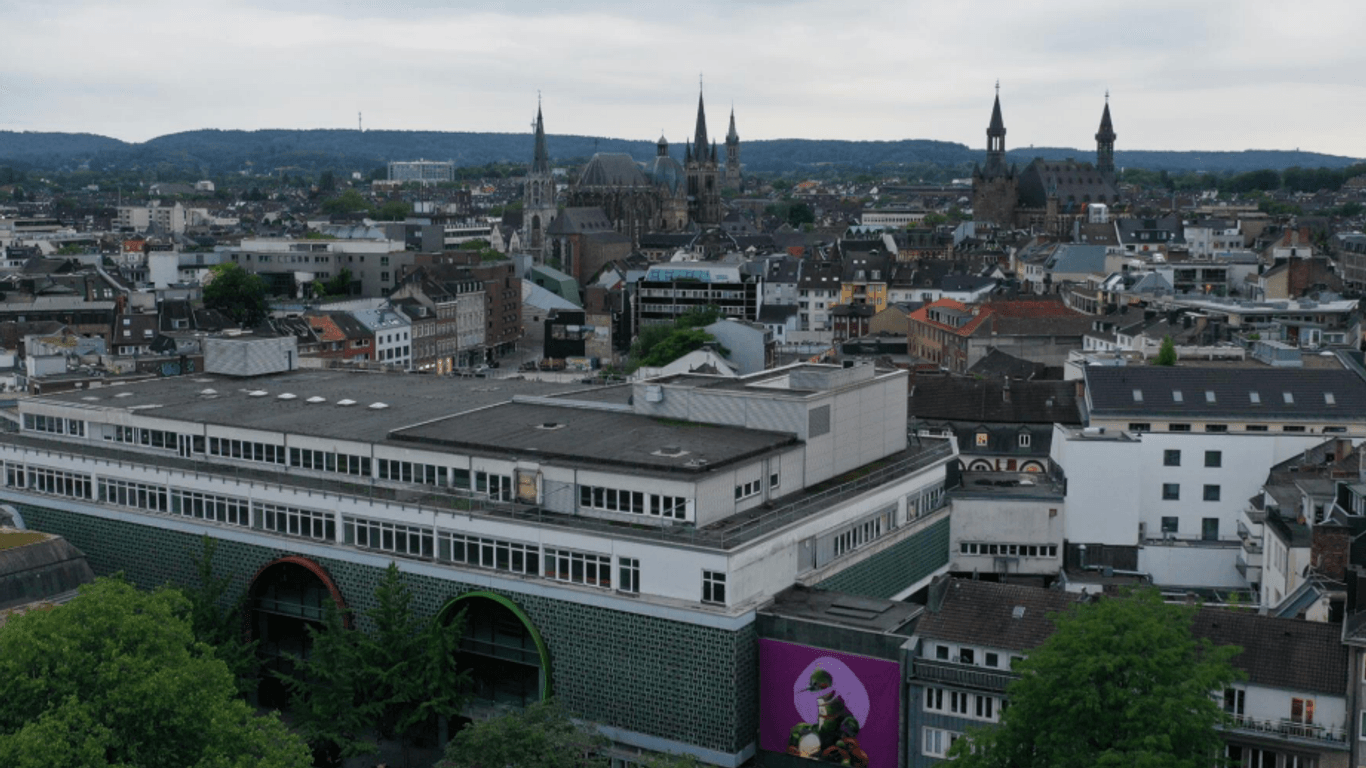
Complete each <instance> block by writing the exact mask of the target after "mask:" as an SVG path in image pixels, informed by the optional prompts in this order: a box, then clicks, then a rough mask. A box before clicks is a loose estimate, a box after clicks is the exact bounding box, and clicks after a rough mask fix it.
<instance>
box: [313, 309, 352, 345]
mask: <svg viewBox="0 0 1366 768" xmlns="http://www.w3.org/2000/svg"><path fill="white" fill-rule="evenodd" d="M308 324H309V326H311V327H312V328H313V332H314V333H316V334H318V341H346V333H345V332H344V331H342V329H340V328H338V327H337V324H336V323H334V322H332V318H330V317H328V316H327V315H310V316H309V317H308Z"/></svg>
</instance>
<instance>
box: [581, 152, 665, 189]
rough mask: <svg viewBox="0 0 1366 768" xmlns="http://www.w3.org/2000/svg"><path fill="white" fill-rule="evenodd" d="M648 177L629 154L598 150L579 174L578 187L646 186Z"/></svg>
mask: <svg viewBox="0 0 1366 768" xmlns="http://www.w3.org/2000/svg"><path fill="white" fill-rule="evenodd" d="M649 184H650V181H649V179H646V178H645V173H644V171H642V170H641V169H640V165H639V164H638V163H637V162H636V161H635V159H634V158H632V157H631V156H630V155H626V154H621V153H616V152H599V153H597V154H596V155H593V159H592V160H589V161H588V165H585V166H584V167H583V173H581V174H579V186H580V187H646V186H649Z"/></svg>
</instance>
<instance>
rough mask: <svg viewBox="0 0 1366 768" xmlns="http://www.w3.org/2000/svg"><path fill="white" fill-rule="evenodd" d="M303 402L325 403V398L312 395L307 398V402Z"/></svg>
mask: <svg viewBox="0 0 1366 768" xmlns="http://www.w3.org/2000/svg"><path fill="white" fill-rule="evenodd" d="M304 402H306V403H325V402H327V398H325V397H318V396H317V395H314V396H312V397H310V398H308V399H307V400H305V401H304Z"/></svg>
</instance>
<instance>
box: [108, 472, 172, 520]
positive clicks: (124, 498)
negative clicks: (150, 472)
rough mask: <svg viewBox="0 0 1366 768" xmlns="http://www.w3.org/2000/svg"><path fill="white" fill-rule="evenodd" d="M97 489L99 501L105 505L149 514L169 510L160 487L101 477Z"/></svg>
mask: <svg viewBox="0 0 1366 768" xmlns="http://www.w3.org/2000/svg"><path fill="white" fill-rule="evenodd" d="M99 488H100V498H99V500H100V501H103V502H105V503H106V504H117V505H118V506H120V507H132V508H133V509H144V510H147V511H149V512H165V511H167V510H168V509H170V506H169V505H168V504H167V501H166V489H165V488H164V487H161V486H156V485H148V484H147V483H135V482H131V481H128V480H114V479H112V478H108V477H102V478H100V484H99Z"/></svg>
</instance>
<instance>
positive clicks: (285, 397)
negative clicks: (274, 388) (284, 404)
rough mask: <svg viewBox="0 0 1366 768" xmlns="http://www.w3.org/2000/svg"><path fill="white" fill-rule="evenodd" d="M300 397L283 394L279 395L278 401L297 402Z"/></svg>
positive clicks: (289, 393)
mask: <svg viewBox="0 0 1366 768" xmlns="http://www.w3.org/2000/svg"><path fill="white" fill-rule="evenodd" d="M298 397H299V396H298V395H296V394H294V393H293V392H282V393H280V394H279V395H277V396H276V399H278V400H297V399H298Z"/></svg>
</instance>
